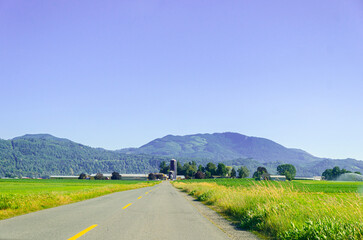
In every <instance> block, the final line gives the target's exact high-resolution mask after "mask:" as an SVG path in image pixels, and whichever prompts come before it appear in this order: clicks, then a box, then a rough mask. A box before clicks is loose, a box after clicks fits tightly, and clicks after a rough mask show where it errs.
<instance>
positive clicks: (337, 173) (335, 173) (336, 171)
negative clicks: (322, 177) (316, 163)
mask: <svg viewBox="0 0 363 240" xmlns="http://www.w3.org/2000/svg"><path fill="white" fill-rule="evenodd" d="M332 174H333V179H335V178H338V177H339V176H340V168H339V167H337V166H336V167H334V168H333V170H332Z"/></svg>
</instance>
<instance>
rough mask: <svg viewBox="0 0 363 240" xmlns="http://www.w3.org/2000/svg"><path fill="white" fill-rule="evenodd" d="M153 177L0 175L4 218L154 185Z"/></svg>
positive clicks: (0, 202) (0, 213) (0, 199)
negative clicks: (16, 178)
mask: <svg viewBox="0 0 363 240" xmlns="http://www.w3.org/2000/svg"><path fill="white" fill-rule="evenodd" d="M157 183H159V182H156V181H152V182H148V181H127V180H121V181H117V180H115V181H113V180H97V181H96V180H78V179H71V180H58V179H54V180H53V179H51V180H49V179H48V180H46V179H39V180H38V179H21V180H20V179H19V180H13V179H0V220H1V219H5V218H9V217H13V216H16V215H20V214H24V213H28V212H33V211H38V210H41V209H45V208H50V207H55V206H59V205H64V204H69V203H73V202H77V201H82V200H85V199H89V198H94V197H98V196H102V195H105V194H109V193H113V192H118V191H125V190H130V189H136V188H141V187H148V186H153V185H155V184H157Z"/></svg>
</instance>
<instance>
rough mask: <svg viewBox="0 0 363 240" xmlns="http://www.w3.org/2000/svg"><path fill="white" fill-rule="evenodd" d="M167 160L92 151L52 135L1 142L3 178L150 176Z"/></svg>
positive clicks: (147, 156) (27, 136) (94, 149)
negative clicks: (120, 174)
mask: <svg viewBox="0 0 363 240" xmlns="http://www.w3.org/2000/svg"><path fill="white" fill-rule="evenodd" d="M163 160H169V158H167V157H157V156H150V155H144V154H133V155H129V154H123V153H120V152H116V151H109V150H105V149H102V148H92V147H88V146H85V145H82V144H78V143H75V142H72V141H70V140H68V139H62V138H56V137H54V136H51V135H49V134H36V135H25V136H22V137H16V138H14V139H12V140H1V139H0V176H5V174H11V175H13V176H28V177H41V176H47V175H73V174H74V175H78V174H80V173H81V172H85V173H97V172H104V173H110V172H112V171H118V172H120V173H149V172H153V171H157V170H158V166H159V164H160V161H163Z"/></svg>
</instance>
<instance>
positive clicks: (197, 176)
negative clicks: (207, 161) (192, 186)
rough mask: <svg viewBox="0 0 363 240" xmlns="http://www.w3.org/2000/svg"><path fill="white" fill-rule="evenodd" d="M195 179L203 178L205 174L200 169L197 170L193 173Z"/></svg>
mask: <svg viewBox="0 0 363 240" xmlns="http://www.w3.org/2000/svg"><path fill="white" fill-rule="evenodd" d="M194 177H195V179H204V178H205V174H204V173H203V172H202V171H198V172H197V173H196V174H195V175H194Z"/></svg>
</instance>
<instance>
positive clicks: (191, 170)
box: [184, 164, 197, 178]
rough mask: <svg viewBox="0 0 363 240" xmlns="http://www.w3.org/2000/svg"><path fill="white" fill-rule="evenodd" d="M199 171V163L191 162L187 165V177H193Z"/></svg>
mask: <svg viewBox="0 0 363 240" xmlns="http://www.w3.org/2000/svg"><path fill="white" fill-rule="evenodd" d="M196 172H197V165H192V164H189V165H188V166H187V169H186V170H185V175H184V176H185V178H187V176H188V177H189V178H192V177H193V176H194V175H195V174H196Z"/></svg>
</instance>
